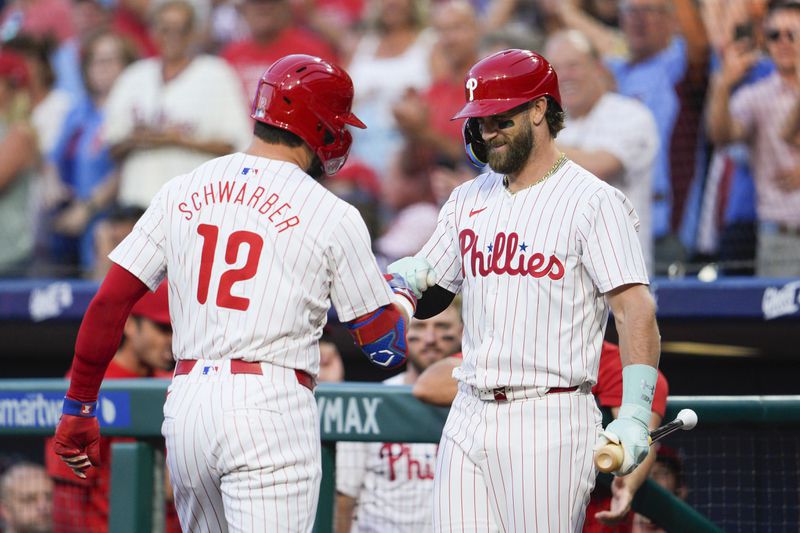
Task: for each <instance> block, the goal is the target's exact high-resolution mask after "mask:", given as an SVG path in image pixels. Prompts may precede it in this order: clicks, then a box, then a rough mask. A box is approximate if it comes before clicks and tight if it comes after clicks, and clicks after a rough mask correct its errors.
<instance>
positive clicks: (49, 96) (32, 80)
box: [4, 34, 73, 157]
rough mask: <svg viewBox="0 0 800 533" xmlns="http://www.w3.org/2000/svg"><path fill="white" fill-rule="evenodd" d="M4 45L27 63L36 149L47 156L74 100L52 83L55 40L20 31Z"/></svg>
mask: <svg viewBox="0 0 800 533" xmlns="http://www.w3.org/2000/svg"><path fill="white" fill-rule="evenodd" d="M4 48H5V49H7V50H10V51H13V52H16V53H17V54H19V55H20V56H21V57H23V58H24V59H25V63H26V64H27V66H28V74H29V76H30V77H29V83H28V91H29V94H30V98H31V124H33V127H34V129H35V130H36V140H37V143H38V148H39V153H40V154H41V155H42V156H43V157H44V156H47V154H49V153H50V151H51V150H52V149H53V146H54V145H55V143H56V139H57V138H58V136H59V135H60V134H61V129H62V127H63V124H64V118H65V117H66V116H67V112H68V111H69V109H70V106H71V105H72V103H73V102H72V100H71V98H70V95H69V93H67V92H66V91H63V90H61V89H58V88H56V87H55V81H56V78H55V73H54V72H53V67H52V66H51V64H50V56H51V55H52V54H53V51H54V50H55V43H54V42H53V41H52V40H50V39H46V38H35V37H32V36H30V35H26V34H20V35H19V36H17V37H16V38H15V39H13V40H11V41H8V42H7V43H5V45H4Z"/></svg>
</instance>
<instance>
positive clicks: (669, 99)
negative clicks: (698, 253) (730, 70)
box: [607, 0, 707, 273]
mask: <svg viewBox="0 0 800 533" xmlns="http://www.w3.org/2000/svg"><path fill="white" fill-rule="evenodd" d="M676 21H677V23H678V24H679V26H680V29H681V32H682V34H676V33H675V27H676ZM620 24H621V27H622V31H623V33H624V35H625V39H626V42H627V45H628V49H629V51H630V57H629V58H623V57H609V58H607V61H608V66H609V68H610V69H611V71H612V73H613V74H614V78H615V79H616V82H617V87H618V91H619V92H620V93H621V94H623V95H625V96H630V97H632V98H636V99H637V100H640V101H641V102H642V103H644V104H645V105H646V106H647V107H648V108H649V109H650V111H651V112H652V113H653V116H654V117H655V120H656V125H657V127H658V133H659V139H660V140H661V143H660V147H659V151H658V154H657V157H656V163H655V167H654V174H653V208H652V223H653V237H654V239H655V263H656V273H663V272H665V271H666V268H667V266H668V265H669V264H670V263H671V262H673V261H674V260H676V259H682V257H683V250H682V248H681V247H680V243H679V242H678V241H677V239H676V238H675V237H674V236H673V235H672V221H671V217H672V208H673V205H672V182H673V178H672V177H671V172H670V155H671V154H673V155H674V153H673V152H672V150H671V147H672V142H673V129H674V128H675V124H676V122H677V120H678V116H679V113H680V112H681V102H680V99H679V96H678V93H677V92H676V86H677V85H678V84H679V83H680V82H681V81H682V80H683V79H684V77H685V76H686V75H687V73H689V72H690V66H691V67H692V70H691V72H697V71H703V69H704V68H705V64H706V56H707V43H706V40H705V33H704V31H703V27H702V21H701V19H700V16H699V13H698V11H697V8H696V7H695V6H694V2H693V0H676V1H675V2H671V1H669V0H623V1H622V3H621V4H620ZM690 137H691V139H690V140H689V143H690V145H691V148H690V149H689V150H688V153H682V154H681V155H682V156H685V157H689V158H692V157H693V156H694V146H695V143H696V132H693V133H692V134H691V135H690ZM683 166H685V165H683ZM689 167H692V165H691V163H690V164H689ZM680 179H681V180H682V181H681V182H682V183H683V182H684V181H685V182H686V183H688V182H689V180H690V179H691V169H690V171H689V173H688V174H687V175H682V176H681V177H680ZM677 208H678V209H679V210H680V209H681V208H682V206H677Z"/></svg>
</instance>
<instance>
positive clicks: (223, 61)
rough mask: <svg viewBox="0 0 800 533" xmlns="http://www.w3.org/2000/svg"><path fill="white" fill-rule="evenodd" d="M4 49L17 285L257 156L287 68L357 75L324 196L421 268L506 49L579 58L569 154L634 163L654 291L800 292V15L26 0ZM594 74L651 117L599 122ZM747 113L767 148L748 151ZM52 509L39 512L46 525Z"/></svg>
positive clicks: (330, 1)
mask: <svg viewBox="0 0 800 533" xmlns="http://www.w3.org/2000/svg"><path fill="white" fill-rule="evenodd" d="M778 6H781V7H782V8H788V9H784V10H783V11H782V15H781V17H780V20H779V21H776V20H771V18H770V16H768V14H769V13H770V10H771V9H776V8H777V7H778ZM795 11H796V13H795ZM564 30H572V31H568V32H567V33H565V32H564ZM0 43H1V44H0V277H2V278H9V279H14V278H31V277H33V278H67V279H76V278H82V279H92V280H100V279H102V277H103V275H104V273H105V272H106V270H107V268H108V260H107V259H106V254H107V253H108V252H109V251H110V250H111V249H113V247H114V246H115V245H116V243H118V242H120V241H121V240H122V238H124V236H125V235H126V234H127V233H128V232H129V231H130V229H131V227H132V225H133V224H134V222H135V221H136V220H137V219H138V217H139V216H140V215H141V213H142V212H143V209H145V208H146V207H147V205H148V203H149V201H150V199H151V198H152V197H153V195H154V194H155V192H156V191H157V190H158V188H159V187H160V186H161V185H162V184H163V183H165V182H166V181H167V180H168V179H170V178H172V177H173V176H175V175H177V174H180V173H183V172H186V171H189V170H191V169H192V168H194V167H195V166H196V165H197V164H198V163H200V162H202V161H204V160H207V159H210V158H212V157H216V156H217V155H221V154H223V153H227V152H230V151H232V150H236V149H243V148H244V145H245V142H246V140H247V139H248V137H249V134H250V130H251V127H252V124H251V122H250V120H249V119H248V117H247V114H248V113H249V104H250V98H251V93H252V92H253V90H254V88H255V85H256V82H257V79H258V77H259V76H260V75H261V73H262V72H263V71H264V70H265V69H266V68H267V67H268V66H269V64H271V63H272V62H273V61H274V60H276V59H277V58H279V57H281V56H283V55H286V54H289V53H309V54H314V55H318V56H321V57H323V58H326V59H330V60H333V61H334V62H337V63H338V64H341V65H343V66H345V67H346V68H347V70H348V72H349V73H350V74H351V76H352V78H353V81H354V84H355V89H356V98H355V107H354V112H355V113H356V114H357V115H358V116H359V117H360V118H361V119H362V120H364V122H365V123H366V124H367V125H368V129H367V130H364V131H361V130H359V131H354V132H353V134H354V136H355V142H354V145H353V149H352V152H351V155H350V159H349V161H348V163H347V165H346V166H345V167H344V168H343V169H342V171H341V172H339V173H338V174H337V175H336V176H334V177H331V178H327V179H326V181H325V185H326V186H327V187H329V188H330V189H331V190H333V191H334V192H335V193H336V194H338V195H339V196H341V197H342V198H344V199H346V200H347V201H349V202H351V203H352V204H354V205H356V206H357V207H358V208H359V210H360V211H361V213H362V215H363V216H364V218H365V220H366V221H367V224H368V227H369V229H370V232H371V234H372V236H373V242H374V248H375V251H376V254H377V256H378V257H379V260H380V261H381V262H382V263H384V265H385V264H388V263H389V262H391V261H393V260H395V259H397V258H399V257H402V256H405V255H409V254H413V253H415V252H416V251H417V250H418V249H419V247H420V246H421V245H422V244H423V243H424V242H425V241H426V240H427V238H428V236H429V235H430V233H431V232H432V230H433V228H434V226H435V223H436V218H437V214H438V210H439V207H440V205H441V204H442V203H443V202H444V201H445V200H446V199H447V197H448V195H449V194H450V192H451V191H452V189H453V188H454V187H456V186H457V185H458V184H460V183H463V182H464V181H467V180H469V179H471V178H472V177H474V176H475V175H476V174H477V173H478V172H479V171H478V170H476V169H475V168H473V167H472V166H470V165H469V163H468V162H467V160H466V157H465V155H464V151H463V144H462V138H461V124H460V123H459V122H451V121H450V120H449V119H450V117H451V116H452V115H453V114H454V113H455V112H456V111H457V110H458V109H459V108H460V107H461V105H462V103H463V100H464V75H465V73H466V72H467V70H468V68H469V67H470V66H471V65H472V64H473V63H475V62H476V61H477V60H478V59H480V58H482V57H484V56H485V55H487V54H489V53H491V52H494V51H497V50H500V49H504V48H527V49H532V50H536V51H539V52H545V51H547V50H556V51H558V52H559V53H560V57H559V61H557V63H558V64H556V67H557V68H559V66H561V67H563V70H559V75H560V77H561V80H562V86H561V89H562V97H563V99H564V103H565V107H566V111H567V115H568V118H567V129H566V130H565V131H564V132H563V133H564V134H563V135H562V136H561V137H560V138H561V145H560V146H561V147H562V149H563V150H564V151H565V153H567V154H568V156H569V157H570V158H572V159H574V160H575V161H578V162H579V163H581V164H584V165H585V166H587V167H589V166H591V165H592V164H598V162H602V161H605V159H603V155H604V154H605V155H611V156H613V158H615V159H616V160H617V161H618V162H619V163H621V165H622V169H621V170H620V169H619V168H616V169H612V171H609V173H608V176H606V178H607V179H608V180H609V181H611V182H612V183H614V182H615V180H617V182H618V183H619V184H620V186H621V188H623V187H629V188H632V190H635V191H636V194H635V196H636V197H635V198H634V197H633V196H634V195H631V196H632V198H631V199H632V201H633V202H634V206H635V207H636V209H637V211H639V213H640V216H641V217H642V219H643V220H647V221H649V226H650V231H649V232H648V235H646V236H645V238H647V239H650V238H651V243H650V244H651V245H652V246H651V247H650V253H651V256H650V260H651V263H652V265H653V267H652V270H653V273H654V274H655V275H656V276H669V277H671V278H681V277H695V276H699V277H700V278H701V279H703V280H711V279H715V278H717V277H719V276H725V275H758V276H769V277H773V276H774V277H797V276H800V270H799V269H800V150H798V148H797V146H798V145H800V140H798V139H800V137H798V130H800V79H799V77H800V70H797V72H796V73H795V65H796V64H797V65H800V2H792V1H788V0H783V1H781V2H775V1H773V2H768V1H767V0H671V1H670V0H471V1H468V0H455V1H453V0H439V1H436V0H192V1H187V0H11V1H8V0H7V1H6V2H5V3H4V5H3V7H2V14H0ZM565 50H566V52H565ZM545 55H546V56H547V54H545ZM787 73H788V74H787ZM587 76H588V78H591V79H592V80H595V81H596V80H600V82H601V85H600V87H601V88H602V91H603V92H618V93H619V94H622V95H625V96H626V97H629V98H630V100H627V101H626V105H627V106H628V107H627V108H626V109H632V111H631V113H630V114H629V113H619V114H617V115H614V114H612V115H611V118H610V119H609V118H607V117H608V115H607V114H606V115H602V116H603V118H602V119H600V120H599V123H601V124H605V125H608V126H609V129H604V128H600V127H599V126H598V118H597V117H594V118H595V119H594V120H591V119H592V116H591V115H592V106H591V105H589V106H587V104H586V102H587V101H591V100H592V98H593V95H596V94H595V93H592V92H591V90H590V89H592V88H593V90H595V91H597V90H598V85H597V84H589V83H587V79H588V78H587ZM770 80H772V81H774V83H767V82H769V81H770ZM737 95H738V96H737ZM723 103H724V107H720V106H722V104H723ZM728 104H730V105H728ZM715 106H716V107H715ZM587 107H588V109H587ZM571 110H572V111H571ZM578 110H580V111H582V113H578ZM604 111H605V112H606V113H607V110H604ZM729 111H733V113H732V115H733V118H734V120H736V121H739V122H740V123H741V124H740V125H741V126H744V127H747V128H750V130H751V132H755V133H754V134H752V135H751V136H750V137H749V140H750V143H743V142H732V141H734V140H735V139H736V136H735V135H732V133H731V132H732V130H734V129H735V128H733V127H731V124H730V123H728V122H729V121H728V122H726V120H724V116H725V113H726V112H729ZM597 112H598V113H599V112H600V111H599V106H598V111H597ZM571 113H572V115H573V117H572V118H573V122H572V125H573V128H572V132H570V125H571V123H570V114H571ZM578 114H581V115H582V116H581V117H577V115H578ZM635 117H639V118H642V117H643V118H642V121H636V120H634V118H635ZM765 125H768V126H765ZM611 126H615V127H616V128H617V130H616V131H621V132H627V136H620V137H618V136H614V137H612V138H608V137H609V135H608V134H607V132H609V131H615V130H614V129H613V128H611ZM603 141H607V142H603ZM592 170H593V171H594V172H595V173H596V174H598V175H601V174H603V170H604V169H603V168H602V167H598V168H592ZM198 201H202V199H198ZM764 246H769V248H767V249H766V250H767V251H766V252H765V251H764V249H762V248H763V247H764ZM759 252H760V253H759ZM328 335H329V336H330V339H329V340H334V341H336V344H332V343H325V344H324V345H323V347H324V350H323V357H324V359H326V360H327V361H328V362H329V364H330V367H328V368H329V369H332V370H331V372H332V374H333V375H334V376H335V377H333V378H330V380H331V381H341V380H342V379H343V378H344V376H345V374H347V377H348V378H351V377H352V376H354V375H355V376H358V375H359V372H357V371H356V372H351V370H352V366H351V365H350V363H351V362H352V360H351V358H350V357H348V354H346V353H345V354H343V355H344V359H345V365H344V367H342V363H341V358H340V357H339V356H338V355H336V353H335V352H336V348H335V347H336V345H339V346H340V347H341V346H342V345H345V344H347V340H346V338H345V337H344V336H342V332H340V331H338V330H335V329H333V330H331V331H328ZM70 356H71V347H65V348H64V359H63V368H58V369H56V370H55V371H50V370H48V372H47V373H48V374H49V375H61V374H63V372H64V371H65V370H66V367H67V365H68V363H69V358H70ZM323 367H326V365H325V364H323ZM371 379H381V377H379V376H373V377H372V378H371ZM15 462H16V461H15V460H14V459H13V458H9V459H8V460H7V461H4V463H5V464H3V465H0V470H4V471H6V472H7V474H8V476H7V478H4V480H3V481H0V500H3V501H5V502H8V501H11V500H10V499H9V498H11V497H12V495H11V492H10V490H11V487H13V486H16V484H15V483H13V476H18V475H19V469H34V470H35V469H36V467H35V466H34V465H31V464H29V463H24V464H21V465H18V468H17V470H15V469H13V468H5V467H6V466H8V465H11V464H13V463H15ZM667 462H668V461H667ZM37 472H38V470H37ZM27 475H28V474H26V476H27ZM37 475H38V474H37ZM51 490H52V488H51V487H50V486H49V485H48V482H47V480H46V479H44V480H43V481H42V482H41V491H42V492H43V493H44V494H45V495H46V494H47V493H48V491H51ZM32 498H33V497H30V498H29V500H31V501H32ZM36 501H37V502H43V503H37V505H40V506H41V507H38V508H33V507H30V506H28V507H26V508H25V509H35V512H34V513H30V514H31V518H30V519H31V520H34V519H35V517H39V518H41V517H42V516H48V515H49V511H47V510H46V509H47V508H48V507H47V506H48V505H49V503H48V498H47V497H39V498H38V499H37V500H36ZM2 503H3V502H0V511H2V507H3V506H2V505H1V504H2ZM4 512H8V511H7V510H6V511H4ZM20 512H21V513H22V512H23V511H20ZM23 514H24V513H23ZM5 519H6V520H8V516H5ZM34 521H35V520H34ZM45 530H46V529H45Z"/></svg>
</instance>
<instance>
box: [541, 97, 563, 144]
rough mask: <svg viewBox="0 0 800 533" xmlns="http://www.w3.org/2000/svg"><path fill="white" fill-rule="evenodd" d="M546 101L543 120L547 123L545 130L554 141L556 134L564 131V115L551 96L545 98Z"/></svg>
mask: <svg viewBox="0 0 800 533" xmlns="http://www.w3.org/2000/svg"><path fill="white" fill-rule="evenodd" d="M545 99H546V100H547V111H545V112H544V119H545V120H546V121H547V129H549V130H550V136H551V137H552V138H553V139H555V138H556V137H557V136H558V132H559V131H561V130H563V129H564V118H565V113H564V111H563V110H562V109H561V106H560V105H558V102H556V101H555V99H554V98H553V97H552V96H545Z"/></svg>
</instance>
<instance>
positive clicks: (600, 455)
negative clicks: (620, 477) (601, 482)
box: [594, 442, 624, 474]
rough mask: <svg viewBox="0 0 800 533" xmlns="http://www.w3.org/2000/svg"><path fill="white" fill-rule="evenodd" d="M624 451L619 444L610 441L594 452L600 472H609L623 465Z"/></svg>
mask: <svg viewBox="0 0 800 533" xmlns="http://www.w3.org/2000/svg"><path fill="white" fill-rule="evenodd" d="M623 459H624V453H623V451H622V446H621V445H619V444H614V443H613V442H612V443H609V444H606V445H605V446H603V447H602V448H600V449H599V450H597V452H596V453H595V454H594V464H595V466H596V467H597V469H598V470H599V471H600V472H603V473H604V474H609V473H611V472H613V471H614V470H619V467H621V466H622V461H623Z"/></svg>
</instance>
